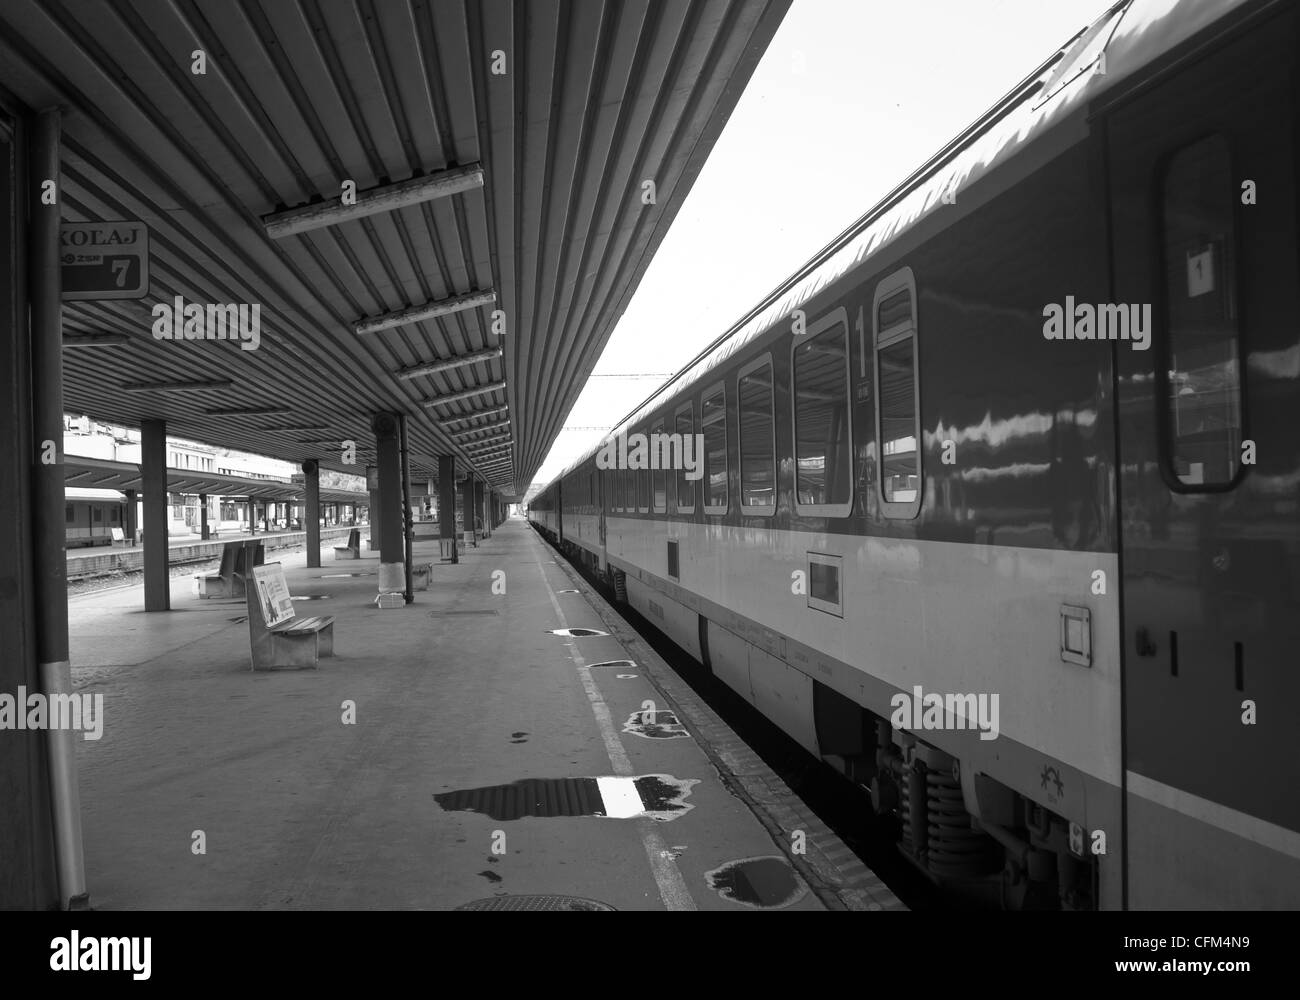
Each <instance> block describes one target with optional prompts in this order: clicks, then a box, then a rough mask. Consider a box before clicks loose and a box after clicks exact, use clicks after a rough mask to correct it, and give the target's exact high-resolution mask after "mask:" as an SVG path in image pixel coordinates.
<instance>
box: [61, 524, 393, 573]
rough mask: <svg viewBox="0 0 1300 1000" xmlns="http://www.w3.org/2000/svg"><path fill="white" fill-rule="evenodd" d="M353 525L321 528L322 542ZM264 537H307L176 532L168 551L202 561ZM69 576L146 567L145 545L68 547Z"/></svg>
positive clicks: (172, 556)
mask: <svg viewBox="0 0 1300 1000" xmlns="http://www.w3.org/2000/svg"><path fill="white" fill-rule="evenodd" d="M351 531H352V526H349V525H339V526H331V527H328V528H321V533H320V538H321V545H322V547H325V543H326V542H329V543H330V544H331V545H332V544H334V543H335V542H337V541H338V540H339V539H343V540H345V541H346V539H347V537H348V534H349V533H350V532H351ZM361 531H362V534H363V535H365V534H368V533H369V528H367V527H362V529H361ZM240 541H260V542H263V543H265V550H266V551H267V552H273V551H275V550H276V549H282V548H291V547H294V546H301V545H303V544H305V543H306V541H307V533H306V532H305V531H259V532H257V533H256V534H253V533H252V532H249V531H239V532H235V531H225V532H222V534H221V537H220V538H212V539H209V540H208V541H206V542H205V541H203V539H201V538H199V537H198V536H197V535H190V536H188V537H186V536H172V537H170V538H168V540H167V550H168V551H167V555H168V559H169V561H170V562H171V564H172V565H173V566H177V565H180V564H182V563H192V562H202V561H203V560H205V559H220V558H221V549H222V547H223V546H225V544H226V543H227V542H240ZM67 558H68V579H69V580H75V579H78V578H80V577H85V576H100V575H104V574H107V573H125V572H133V571H136V570H140V569H142V568H143V567H144V546H143V545H131V546H122V545H117V546H112V545H94V546H82V547H81V548H76V549H68V556H67Z"/></svg>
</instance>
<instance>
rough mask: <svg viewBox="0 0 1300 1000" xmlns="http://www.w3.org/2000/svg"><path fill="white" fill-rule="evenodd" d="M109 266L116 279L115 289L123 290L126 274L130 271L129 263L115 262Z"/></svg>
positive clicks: (126, 261) (123, 261)
mask: <svg viewBox="0 0 1300 1000" xmlns="http://www.w3.org/2000/svg"><path fill="white" fill-rule="evenodd" d="M110 266H111V267H112V268H113V274H114V275H115V276H116V278H117V287H118V288H125V287H126V273H127V272H128V271H129V270H131V262H130V261H129V260H115V261H113V263H112V264H111V265H110Z"/></svg>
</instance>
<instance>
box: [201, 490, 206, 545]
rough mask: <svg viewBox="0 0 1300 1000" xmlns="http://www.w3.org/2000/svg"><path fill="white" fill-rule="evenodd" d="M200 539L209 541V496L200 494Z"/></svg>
mask: <svg viewBox="0 0 1300 1000" xmlns="http://www.w3.org/2000/svg"><path fill="white" fill-rule="evenodd" d="M199 538H200V539H202V540H203V541H205V542H206V541H207V540H208V495H207V494H206V493H200V494H199Z"/></svg>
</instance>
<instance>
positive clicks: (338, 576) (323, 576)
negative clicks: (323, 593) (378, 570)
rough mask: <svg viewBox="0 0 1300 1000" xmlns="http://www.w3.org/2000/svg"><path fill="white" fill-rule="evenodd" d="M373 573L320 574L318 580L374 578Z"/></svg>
mask: <svg viewBox="0 0 1300 1000" xmlns="http://www.w3.org/2000/svg"><path fill="white" fill-rule="evenodd" d="M374 575H375V574H374V573H322V574H321V575H320V577H319V578H318V579H321V580H341V579H343V578H344V577H347V576H374Z"/></svg>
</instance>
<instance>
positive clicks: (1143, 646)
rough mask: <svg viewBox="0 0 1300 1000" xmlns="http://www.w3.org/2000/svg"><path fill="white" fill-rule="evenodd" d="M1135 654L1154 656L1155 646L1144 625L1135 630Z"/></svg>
mask: <svg viewBox="0 0 1300 1000" xmlns="http://www.w3.org/2000/svg"><path fill="white" fill-rule="evenodd" d="M1136 640H1137V642H1136V645H1137V655H1138V656H1155V655H1156V650H1157V648H1158V647H1157V646H1156V644H1155V642H1154V640H1152V638H1151V633H1150V632H1148V631H1147V628H1146V626H1145V625H1143V626H1141V627H1140V628H1139V629H1138V630H1137V637H1136Z"/></svg>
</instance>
